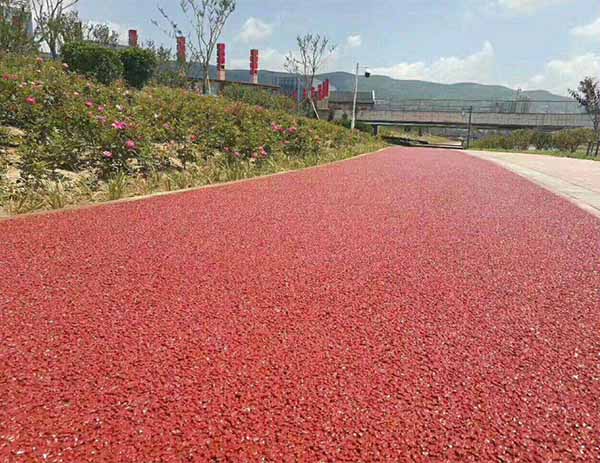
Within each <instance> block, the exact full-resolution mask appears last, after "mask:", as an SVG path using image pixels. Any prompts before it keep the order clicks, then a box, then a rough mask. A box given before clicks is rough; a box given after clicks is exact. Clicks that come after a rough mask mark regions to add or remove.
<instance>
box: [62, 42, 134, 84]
mask: <svg viewBox="0 0 600 463" xmlns="http://www.w3.org/2000/svg"><path fill="white" fill-rule="evenodd" d="M62 58H63V61H64V62H65V63H67V64H68V65H69V67H70V69H71V70H72V71H75V72H78V73H79V74H82V75H84V76H86V77H90V78H93V79H95V80H97V81H98V82H100V83H102V84H105V85H108V84H111V83H112V82H114V81H115V80H118V79H120V78H121V77H122V76H123V63H122V62H121V59H120V57H119V53H118V52H117V51H116V50H113V49H112V48H107V47H105V46H102V45H98V44H95V43H87V42H70V43H67V44H65V46H64V47H63V49H62Z"/></svg>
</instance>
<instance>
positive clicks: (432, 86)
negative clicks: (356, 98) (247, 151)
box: [227, 70, 573, 102]
mask: <svg viewBox="0 0 600 463" xmlns="http://www.w3.org/2000/svg"><path fill="white" fill-rule="evenodd" d="M227 78H228V79H229V80H236V81H240V82H247V81H248V80H249V76H248V71H245V70H244V71H240V70H229V71H227ZM289 78H290V75H289V74H287V73H285V72H273V71H261V72H260V76H259V80H260V83H262V84H270V85H280V83H281V81H282V80H285V79H289ZM317 78H318V79H319V80H321V81H322V80H325V79H329V80H330V81H331V84H332V85H333V87H334V88H335V89H336V90H341V91H352V90H353V89H354V75H352V74H350V73H348V72H331V73H326V74H320V75H318V76H317ZM358 87H359V90H360V91H371V90H375V96H376V98H377V99H379V100H387V101H389V102H397V101H400V100H415V99H424V100H427V99H434V100H454V99H456V100H514V99H515V97H516V95H517V92H516V91H515V90H513V89H510V88H508V87H504V86H501V85H482V84H476V83H459V84H438V83H434V82H425V81H421V80H398V79H392V78H391V77H386V76H375V75H374V76H371V77H370V78H369V79H367V78H365V77H360V78H359V82H358ZM521 95H522V96H526V97H529V98H530V99H531V100H532V101H557V102H558V101H560V102H570V101H573V100H572V99H570V98H567V97H564V96H560V95H554V94H552V93H550V92H548V91H546V90H532V91H524V92H522V93H521Z"/></svg>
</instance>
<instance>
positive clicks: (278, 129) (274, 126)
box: [271, 122, 285, 133]
mask: <svg viewBox="0 0 600 463" xmlns="http://www.w3.org/2000/svg"><path fill="white" fill-rule="evenodd" d="M271 130H273V132H278V133H282V132H283V131H284V130H285V129H284V128H283V127H282V126H280V125H279V124H276V123H275V122H273V123H272V124H271Z"/></svg>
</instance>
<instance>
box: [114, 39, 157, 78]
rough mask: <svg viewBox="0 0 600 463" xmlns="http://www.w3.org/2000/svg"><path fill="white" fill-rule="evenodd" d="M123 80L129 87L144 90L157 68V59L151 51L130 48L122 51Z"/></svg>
mask: <svg viewBox="0 0 600 463" xmlns="http://www.w3.org/2000/svg"><path fill="white" fill-rule="evenodd" d="M120 55H121V62H122V63H123V78H124V79H125V82H127V85H129V86H131V87H135V88H142V87H144V85H146V84H147V83H148V82H149V81H150V79H151V78H152V74H153V73H154V69H155V68H156V57H155V55H154V53H153V52H152V51H151V50H144V49H141V48H128V49H126V50H123V51H121V53H120Z"/></svg>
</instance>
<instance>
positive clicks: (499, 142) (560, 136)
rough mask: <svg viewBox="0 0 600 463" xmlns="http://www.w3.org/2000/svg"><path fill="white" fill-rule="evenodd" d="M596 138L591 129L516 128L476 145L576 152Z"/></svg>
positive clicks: (488, 147)
mask: <svg viewBox="0 0 600 463" xmlns="http://www.w3.org/2000/svg"><path fill="white" fill-rule="evenodd" d="M593 139H594V131H593V130H591V129H567V130H560V131H558V132H554V133H547V132H542V131H537V130H515V131H514V132H511V133H510V134H508V135H497V134H496V135H489V136H487V137H485V138H483V139H482V140H478V141H477V142H476V143H475V144H474V146H475V147H476V148H479V149H504V150H512V151H526V150H528V149H529V147H531V146H533V147H535V149H537V150H540V151H549V150H554V151H568V152H571V153H574V152H576V151H577V150H578V149H579V148H580V147H581V146H583V145H587V144H588V143H590V142H591V141H593Z"/></svg>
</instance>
